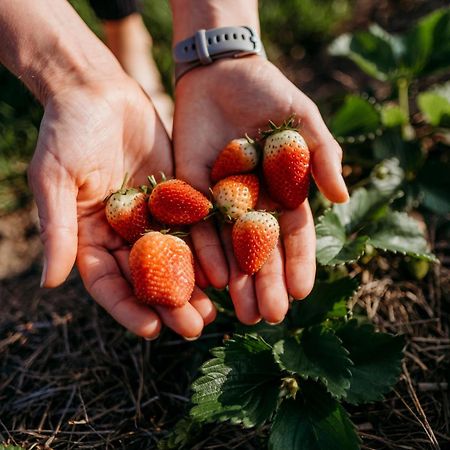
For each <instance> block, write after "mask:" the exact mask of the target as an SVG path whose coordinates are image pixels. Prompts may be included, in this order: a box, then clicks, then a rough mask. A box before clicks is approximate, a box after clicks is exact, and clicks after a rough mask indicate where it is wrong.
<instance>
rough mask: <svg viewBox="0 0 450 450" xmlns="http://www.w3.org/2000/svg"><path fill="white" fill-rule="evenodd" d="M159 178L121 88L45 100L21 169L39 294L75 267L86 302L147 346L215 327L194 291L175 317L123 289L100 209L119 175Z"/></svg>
mask: <svg viewBox="0 0 450 450" xmlns="http://www.w3.org/2000/svg"><path fill="white" fill-rule="evenodd" d="M161 171H162V172H164V173H165V174H166V175H168V176H170V175H171V174H172V172H173V164H172V154H171V146H170V141H169V138H168V136H167V134H166V132H165V131H164V128H163V126H162V124H161V122H160V120H159V118H158V116H157V114H156V113H155V110H154V108H153V106H152V104H151V102H150V101H149V100H148V98H147V97H146V96H145V94H144V93H143V92H142V90H141V89H140V88H139V87H138V85H137V84H136V83H135V82H134V81H132V80H131V79H130V78H128V77H126V76H125V75H120V76H116V77H115V78H110V79H108V81H106V82H102V83H101V84H100V83H90V84H89V85H82V86H77V87H75V88H72V89H70V90H69V89H68V88H65V89H63V90H60V91H59V92H58V94H57V95H53V96H52V97H50V98H49V99H47V101H46V103H45V114H44V117H43V119H42V123H41V127H40V132H39V139H38V143H37V148H36V151H35V154H34V156H33V159H32V161H31V164H30V168H29V182H30V186H31V188H32V191H33V193H34V195H35V199H36V203H37V206H38V212H39V218H40V224H41V237H42V240H43V243H44V254H45V259H44V271H43V276H42V286H45V287H54V286H57V285H59V284H61V283H62V282H63V281H64V280H65V279H66V277H67V276H68V275H69V273H70V271H71V269H72V267H73V264H74V263H75V260H77V265H78V268H79V271H80V274H81V277H82V279H83V282H84V284H85V286H86V288H87V290H88V291H89V293H90V294H91V295H92V297H93V298H94V299H95V300H96V301H97V302H98V303H99V304H100V305H101V306H102V307H103V308H105V309H106V310H107V311H108V312H109V314H111V315H112V316H113V317H114V318H115V319H116V320H117V321H118V322H119V323H121V324H122V325H124V326H125V327H126V328H128V329H129V330H130V331H132V332H133V333H135V334H137V335H140V336H143V337H145V338H148V339H151V338H155V337H156V336H157V335H158V334H159V332H160V329H161V325H162V323H164V324H166V325H167V326H169V327H170V328H172V329H173V330H174V331H175V332H177V333H179V334H180V335H182V336H184V337H186V338H193V337H196V336H198V335H199V334H200V333H201V331H202V329H203V326H204V325H205V324H208V323H209V322H211V321H212V320H213V319H214V317H215V309H214V306H213V305H212V303H211V301H210V300H209V299H208V298H207V297H206V295H205V294H203V293H202V292H201V291H200V290H199V289H198V288H195V290H194V294H193V297H192V299H191V302H190V303H188V304H186V305H185V306H184V307H182V308H177V309H174V310H170V309H166V308H161V307H156V308H154V309H152V308H150V307H148V306H146V305H144V304H142V303H139V302H138V301H137V300H136V298H135V296H134V294H133V291H132V287H131V285H130V283H129V281H128V280H129V269H128V254H129V247H128V246H127V245H126V244H125V243H124V241H123V240H122V239H121V238H120V237H119V236H118V235H116V234H115V233H114V232H113V231H112V229H111V228H110V227H109V225H108V223H107V221H106V218H105V212H104V204H103V199H104V198H105V197H106V196H107V195H108V193H110V192H111V191H112V190H116V189H117V188H118V187H120V185H121V183H122V180H123V177H124V175H125V173H128V175H129V177H130V179H131V180H132V181H133V184H134V185H139V184H142V183H145V181H146V176H147V175H149V174H153V173H154V174H157V173H159V172H161ZM74 306H76V305H74Z"/></svg>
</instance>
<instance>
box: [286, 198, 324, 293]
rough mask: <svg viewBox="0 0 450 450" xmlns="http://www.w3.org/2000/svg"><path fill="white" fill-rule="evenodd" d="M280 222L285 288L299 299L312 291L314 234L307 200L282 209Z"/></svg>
mask: <svg viewBox="0 0 450 450" xmlns="http://www.w3.org/2000/svg"><path fill="white" fill-rule="evenodd" d="M279 222H280V233H281V238H282V240H283V244H284V252H285V261H286V263H285V264H286V269H285V270H286V282H287V288H288V292H289V294H290V295H292V296H293V297H294V298H296V299H302V298H305V297H306V296H307V295H308V294H309V293H310V292H311V290H312V288H313V285H314V278H315V273H316V235H315V231H314V221H313V217H312V214H311V209H310V208H309V204H308V202H307V201H306V202H304V203H303V204H302V205H300V206H299V207H298V208H297V209H296V210H292V211H285V212H283V213H282V214H281V216H280V219H279Z"/></svg>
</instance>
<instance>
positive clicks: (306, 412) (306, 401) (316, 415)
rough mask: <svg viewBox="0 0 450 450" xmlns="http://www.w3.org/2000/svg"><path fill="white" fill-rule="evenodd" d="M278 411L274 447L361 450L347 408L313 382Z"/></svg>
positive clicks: (276, 449) (272, 437)
mask: <svg viewBox="0 0 450 450" xmlns="http://www.w3.org/2000/svg"><path fill="white" fill-rule="evenodd" d="M299 394H301V395H298V396H297V399H296V400H285V401H284V402H283V403H282V404H281V406H280V408H279V409H278V412H277V414H276V417H275V420H274V422H273V425H272V430H271V433H270V438H269V449H270V450H332V449H339V450H358V449H359V438H358V435H357V433H356V430H355V427H354V425H353V424H352V422H351V421H350V419H349V417H348V415H347V413H346V412H345V410H344V408H342V406H341V405H340V404H339V403H338V402H337V401H336V400H334V399H333V398H332V397H330V396H329V395H328V394H327V393H326V392H324V391H323V390H322V389H320V388H319V387H318V386H314V385H313V384H312V383H308V384H305V385H302V386H301V392H300V393H299Z"/></svg>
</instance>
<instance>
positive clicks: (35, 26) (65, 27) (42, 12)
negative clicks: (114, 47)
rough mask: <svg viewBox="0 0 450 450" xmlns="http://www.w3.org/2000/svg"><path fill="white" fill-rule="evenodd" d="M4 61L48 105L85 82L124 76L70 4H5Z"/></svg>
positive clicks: (54, 0)
mask: <svg viewBox="0 0 450 450" xmlns="http://www.w3.org/2000/svg"><path fill="white" fill-rule="evenodd" d="M1 3H2V4H1V7H0V35H1V36H2V43H1V45H0V62H1V63H2V64H4V65H5V66H6V67H7V68H8V69H9V70H10V71H11V72H13V73H14V74H15V75H16V76H17V77H19V78H20V79H21V80H22V81H23V82H24V83H25V84H26V86H27V87H28V88H29V89H30V90H31V91H32V93H33V94H34V95H35V96H36V97H37V98H38V99H39V101H41V102H42V103H43V104H45V102H46V100H47V98H49V97H50V96H52V95H54V94H55V93H57V92H60V91H61V90H64V89H70V88H71V87H73V86H76V85H79V84H83V83H86V82H90V81H92V82H95V81H101V80H102V79H106V78H108V77H109V78H110V77H114V76H115V74H121V73H122V71H121V68H120V65H119V63H118V62H117V60H116V59H115V58H114V56H113V55H112V54H111V52H110V51H109V50H108V49H107V48H106V47H105V46H104V45H103V43H102V42H101V41H100V40H99V39H98V38H97V37H96V36H95V35H94V34H93V33H92V32H91V31H90V30H89V28H88V27H87V26H86V25H85V24H84V22H83V21H82V20H81V18H80V17H79V16H78V15H77V13H76V12H75V11H74V10H73V8H72V7H71V6H70V5H69V3H68V2H67V1H65V0H39V1H36V0H2V2H1Z"/></svg>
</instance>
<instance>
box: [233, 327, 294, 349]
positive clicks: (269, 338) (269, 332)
mask: <svg viewBox="0 0 450 450" xmlns="http://www.w3.org/2000/svg"><path fill="white" fill-rule="evenodd" d="M286 331H287V329H286V326H285V323H284V322H283V323H280V324H278V325H269V324H268V323H267V322H264V321H261V322H258V323H257V324H256V325H244V324H242V323H238V324H237V325H236V333H237V334H253V335H256V336H260V337H262V338H263V339H264V341H266V342H267V343H268V344H270V345H273V344H275V342H278V341H280V340H281V339H283V338H284V337H285V335H286Z"/></svg>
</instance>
